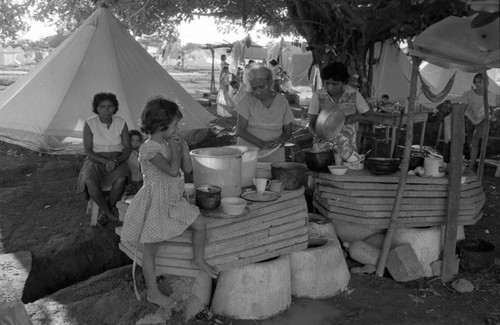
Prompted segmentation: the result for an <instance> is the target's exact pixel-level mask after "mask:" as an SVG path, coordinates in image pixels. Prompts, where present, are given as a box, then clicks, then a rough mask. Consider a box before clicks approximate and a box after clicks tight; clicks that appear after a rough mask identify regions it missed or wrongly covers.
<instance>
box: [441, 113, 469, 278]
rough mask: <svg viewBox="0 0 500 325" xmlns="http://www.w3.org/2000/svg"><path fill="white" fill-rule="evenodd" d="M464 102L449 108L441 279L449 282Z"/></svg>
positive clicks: (459, 174)
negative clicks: (447, 184)
mask: <svg viewBox="0 0 500 325" xmlns="http://www.w3.org/2000/svg"><path fill="white" fill-rule="evenodd" d="M464 112H465V105H464V104H455V105H453V109H452V110H451V139H452V141H451V149H450V163H449V165H448V166H449V168H448V177H449V189H448V203H447V205H446V229H445V235H444V247H443V263H442V266H441V280H442V281H443V282H449V281H451V280H452V278H453V271H454V267H453V265H454V264H455V261H456V258H457V257H456V256H455V249H456V245H457V225H458V214H459V209H460V208H459V206H460V186H461V185H460V183H461V178H462V153H463V146H464V135H465V130H464Z"/></svg>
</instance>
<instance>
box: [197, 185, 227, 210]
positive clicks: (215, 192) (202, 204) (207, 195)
mask: <svg viewBox="0 0 500 325" xmlns="http://www.w3.org/2000/svg"><path fill="white" fill-rule="evenodd" d="M221 192H222V189H221V188H220V187H219V186H215V185H199V186H196V205H197V206H198V207H199V208H200V209H203V210H213V209H217V208H218V207H219V205H220V200H221Z"/></svg>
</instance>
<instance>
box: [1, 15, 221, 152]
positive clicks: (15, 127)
mask: <svg viewBox="0 0 500 325" xmlns="http://www.w3.org/2000/svg"><path fill="white" fill-rule="evenodd" d="M102 91H105V92H112V93H114V94H116V95H117V97H118V101H119V111H118V113H117V115H118V116H121V117H122V118H124V119H125V121H126V122H127V124H128V127H129V128H130V129H132V128H133V129H138V123H137V122H138V120H139V117H140V114H141V111H142V108H143V106H144V104H145V102H146V101H147V99H148V98H151V97H152V96H156V95H163V96H165V97H167V98H170V99H172V100H174V101H176V102H177V103H179V104H180V106H181V109H182V113H183V115H184V118H183V119H182V121H181V126H180V130H181V133H182V135H183V136H185V137H186V139H187V140H188V143H194V142H196V141H199V140H200V139H202V138H203V137H204V136H205V134H206V130H207V129H208V125H209V122H210V121H211V120H212V119H214V116H213V115H211V114H210V113H208V112H207V111H206V110H205V109H204V108H203V107H202V106H201V105H200V104H199V103H198V102H197V101H196V100H194V99H193V98H192V97H191V96H190V95H189V94H188V93H187V92H186V91H185V90H184V89H183V88H182V87H181V86H180V85H179V84H178V83H177V82H176V81H175V80H174V79H173V78H172V77H171V76H170V75H169V74H168V73H167V72H166V71H165V70H164V69H163V68H162V67H161V66H160V65H159V64H158V63H157V62H156V61H155V60H154V58H153V57H151V56H150V55H149V54H148V53H147V52H146V50H145V49H144V48H143V47H142V46H141V45H140V44H139V43H138V42H136V41H135V40H134V38H133V37H132V36H131V35H130V33H129V32H128V31H127V29H126V28H125V26H124V25H122V24H121V23H120V21H118V19H116V18H115V17H114V16H113V14H112V13H111V12H110V11H109V10H108V9H107V8H104V7H100V8H98V9H97V10H96V11H95V12H94V13H93V14H92V15H91V16H90V17H89V18H88V19H87V20H85V22H84V23H83V24H82V25H81V26H80V27H79V28H78V29H77V30H76V31H75V32H74V33H73V34H72V35H70V36H69V37H68V38H67V39H66V40H65V41H64V42H63V43H62V44H61V45H59V47H58V48H57V49H56V50H55V51H54V52H52V53H51V55H49V56H48V57H47V58H46V59H44V60H43V61H42V62H40V63H39V64H38V65H36V66H35V67H34V68H33V69H32V70H31V71H30V72H29V73H28V74H27V75H26V76H24V77H23V78H22V79H20V80H18V81H17V82H16V83H14V84H13V85H11V86H10V87H9V88H7V89H6V90H5V91H4V92H2V93H0V140H2V141H6V142H9V143H14V144H17V145H21V146H23V147H26V148H29V149H32V150H37V151H42V152H47V153H53V154H61V153H64V154H66V153H82V152H83V145H82V131H83V126H84V122H85V120H86V119H87V118H88V117H90V116H92V115H93V113H92V107H91V101H92V98H93V96H94V94H96V93H98V92H102Z"/></svg>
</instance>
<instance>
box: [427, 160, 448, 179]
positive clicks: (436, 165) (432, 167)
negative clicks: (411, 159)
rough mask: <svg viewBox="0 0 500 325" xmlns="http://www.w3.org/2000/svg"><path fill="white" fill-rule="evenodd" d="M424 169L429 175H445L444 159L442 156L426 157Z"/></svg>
mask: <svg viewBox="0 0 500 325" xmlns="http://www.w3.org/2000/svg"><path fill="white" fill-rule="evenodd" d="M424 169H425V176H427V177H444V170H445V168H444V161H443V159H441V158H436V157H425V159H424Z"/></svg>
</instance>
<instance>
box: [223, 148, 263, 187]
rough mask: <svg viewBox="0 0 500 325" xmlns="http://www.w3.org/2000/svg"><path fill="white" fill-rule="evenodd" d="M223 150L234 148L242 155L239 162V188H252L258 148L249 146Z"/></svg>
mask: <svg viewBox="0 0 500 325" xmlns="http://www.w3.org/2000/svg"><path fill="white" fill-rule="evenodd" d="M223 148H235V149H238V150H240V151H241V152H242V153H243V156H242V162H241V186H242V187H249V186H253V179H254V177H255V171H256V169H257V157H258V155H259V148H257V147H251V146H225V147H223Z"/></svg>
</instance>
